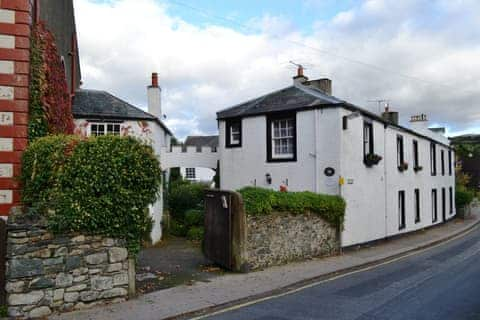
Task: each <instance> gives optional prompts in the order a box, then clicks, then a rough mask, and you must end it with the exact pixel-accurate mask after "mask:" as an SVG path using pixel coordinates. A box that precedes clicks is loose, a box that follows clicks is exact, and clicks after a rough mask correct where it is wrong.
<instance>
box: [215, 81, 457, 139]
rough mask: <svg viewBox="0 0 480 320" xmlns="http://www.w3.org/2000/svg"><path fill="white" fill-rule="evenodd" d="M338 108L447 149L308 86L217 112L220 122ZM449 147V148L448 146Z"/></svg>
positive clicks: (290, 88) (291, 88) (269, 95)
mask: <svg viewBox="0 0 480 320" xmlns="http://www.w3.org/2000/svg"><path fill="white" fill-rule="evenodd" d="M338 107H341V108H345V109H347V110H350V111H352V112H358V113H360V114H362V115H365V116H368V117H369V118H371V119H374V120H377V121H379V122H382V123H383V124H385V125H389V126H392V127H395V128H397V129H400V130H403V131H405V132H408V133H411V134H414V135H416V136H419V137H422V138H425V139H427V140H430V141H434V142H437V143H440V144H442V145H444V144H443V143H442V142H440V141H437V140H434V139H432V138H430V137H428V136H425V135H423V134H421V133H418V132H416V131H414V130H412V129H409V128H406V127H403V126H401V125H398V124H394V123H391V122H388V121H387V120H385V119H384V118H382V117H381V116H379V115H378V114H376V113H373V112H371V111H368V110H366V109H363V108H361V107H358V106H356V105H354V104H352V103H349V102H347V101H345V100H341V99H339V98H337V97H334V96H331V95H328V94H325V93H324V92H322V91H321V90H319V89H317V88H314V87H311V86H305V85H295V86H290V87H287V88H284V89H281V90H278V91H274V92H271V93H268V94H266V95H263V96H261V97H259V98H255V99H252V100H249V101H247V102H244V103H241V104H238V105H235V106H233V107H230V108H228V109H224V110H221V111H219V112H217V120H225V119H231V118H244V117H253V116H258V115H265V114H272V113H277V112H288V111H292V112H293V111H303V110H313V109H321V108H338ZM445 146H446V147H449V146H448V145H445Z"/></svg>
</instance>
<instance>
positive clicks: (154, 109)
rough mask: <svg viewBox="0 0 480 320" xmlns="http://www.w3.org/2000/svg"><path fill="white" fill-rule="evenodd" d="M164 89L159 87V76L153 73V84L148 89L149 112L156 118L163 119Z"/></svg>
mask: <svg viewBox="0 0 480 320" xmlns="http://www.w3.org/2000/svg"><path fill="white" fill-rule="evenodd" d="M161 93H162V89H161V88H160V87H159V86H158V74H157V73H156V72H153V73H152V84H151V85H150V86H148V87H147V98H148V112H149V113H151V114H152V115H154V116H155V117H157V118H159V119H162V116H163V115H162V103H161Z"/></svg>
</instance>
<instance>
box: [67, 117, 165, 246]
mask: <svg viewBox="0 0 480 320" xmlns="http://www.w3.org/2000/svg"><path fill="white" fill-rule="evenodd" d="M120 132H121V134H122V135H129V136H133V137H136V138H138V139H140V140H141V141H143V142H144V143H147V144H149V145H151V146H152V147H153V150H154V152H155V154H156V155H157V157H158V158H159V160H160V166H161V167H162V169H163V170H165V169H167V168H166V167H164V166H163V164H162V159H161V157H160V153H161V150H163V149H168V148H170V143H171V136H170V134H168V133H167V132H166V131H165V130H164V129H163V128H162V127H161V126H160V125H159V124H158V123H156V122H154V121H123V122H122V123H121V125H120ZM75 134H79V135H82V136H90V123H89V122H88V121H87V120H86V119H75ZM149 210H150V215H151V217H152V218H153V221H154V224H153V229H152V233H151V238H152V242H153V243H154V244H155V243H157V242H159V241H160V240H161V238H162V225H161V222H162V215H163V189H162V186H161V187H160V190H159V195H158V199H157V201H156V202H155V203H154V204H153V205H151V206H150V208H149Z"/></svg>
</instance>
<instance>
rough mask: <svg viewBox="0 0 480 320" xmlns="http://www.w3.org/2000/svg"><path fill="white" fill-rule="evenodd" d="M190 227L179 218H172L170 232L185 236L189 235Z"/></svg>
mask: <svg viewBox="0 0 480 320" xmlns="http://www.w3.org/2000/svg"><path fill="white" fill-rule="evenodd" d="M187 232H188V229H187V227H186V226H185V224H183V223H182V222H178V221H177V220H174V219H172V220H170V227H169V229H168V233H169V234H171V235H174V236H177V237H185V236H186V235H187Z"/></svg>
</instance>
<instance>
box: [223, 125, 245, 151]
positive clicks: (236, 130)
mask: <svg viewBox="0 0 480 320" xmlns="http://www.w3.org/2000/svg"><path fill="white" fill-rule="evenodd" d="M225 141H226V147H227V148H235V147H241V146H242V120H241V119H238V120H230V121H227V127H226V139H225Z"/></svg>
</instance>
